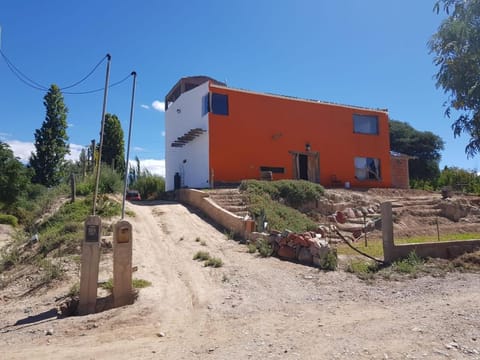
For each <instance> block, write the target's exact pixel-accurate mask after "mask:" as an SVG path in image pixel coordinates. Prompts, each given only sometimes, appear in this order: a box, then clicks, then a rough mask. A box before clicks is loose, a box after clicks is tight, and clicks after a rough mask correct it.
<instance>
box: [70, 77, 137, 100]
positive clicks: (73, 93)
mask: <svg viewBox="0 0 480 360" xmlns="http://www.w3.org/2000/svg"><path fill="white" fill-rule="evenodd" d="M130 76H132V74H128V75H127V76H125V77H124V78H123V79H122V80H119V81H117V82H114V83H113V84H111V85H109V86H108V88H109V89H110V88H112V87H114V86H117V85H120V84H121V83H123V82H125V81H127V79H128V78H129V77H130ZM103 90H105V88H104V87H102V88H98V89H95V90H89V91H80V92H70V91H62V93H63V94H67V95H85V94H93V93H96V92H99V91H103Z"/></svg>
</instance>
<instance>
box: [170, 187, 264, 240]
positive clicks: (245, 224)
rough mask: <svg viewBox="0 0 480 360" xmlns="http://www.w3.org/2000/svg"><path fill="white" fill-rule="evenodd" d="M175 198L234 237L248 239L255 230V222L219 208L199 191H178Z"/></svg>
mask: <svg viewBox="0 0 480 360" xmlns="http://www.w3.org/2000/svg"><path fill="white" fill-rule="evenodd" d="M176 197H177V200H178V201H180V202H181V203H185V204H188V205H190V206H193V207H194V208H196V209H198V210H201V211H202V212H203V213H204V214H205V215H207V216H208V217H209V218H210V219H212V220H213V221H214V222H216V223H217V224H219V225H221V226H223V227H224V228H226V229H228V230H230V231H232V232H234V233H235V235H237V236H240V237H242V238H243V239H246V238H248V235H249V234H250V233H251V232H252V231H254V230H255V222H254V221H253V220H245V219H243V218H242V217H240V216H237V215H235V214H233V213H231V212H230V211H227V210H225V209H223V208H221V207H220V206H218V205H217V204H216V203H215V202H213V201H212V200H211V199H210V198H209V195H208V194H207V193H205V192H203V191H201V190H195V189H179V190H177V191H176Z"/></svg>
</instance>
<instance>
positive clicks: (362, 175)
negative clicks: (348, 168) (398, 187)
mask: <svg viewBox="0 0 480 360" xmlns="http://www.w3.org/2000/svg"><path fill="white" fill-rule="evenodd" d="M354 161H355V178H356V179H358V180H381V178H380V160H379V159H375V158H367V157H356V158H355V160H354Z"/></svg>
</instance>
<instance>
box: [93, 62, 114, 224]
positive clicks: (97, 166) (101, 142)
mask: <svg viewBox="0 0 480 360" xmlns="http://www.w3.org/2000/svg"><path fill="white" fill-rule="evenodd" d="M111 60H112V57H111V55H110V54H107V74H106V77H105V89H104V92H103V108H102V125H101V129H100V145H99V149H98V162H97V163H96V176H95V193H94V195H93V196H94V198H93V215H95V212H96V210H97V196H98V183H99V182H100V164H101V163H102V147H103V133H104V128H105V112H106V109H107V95H108V80H109V78H110V61H111Z"/></svg>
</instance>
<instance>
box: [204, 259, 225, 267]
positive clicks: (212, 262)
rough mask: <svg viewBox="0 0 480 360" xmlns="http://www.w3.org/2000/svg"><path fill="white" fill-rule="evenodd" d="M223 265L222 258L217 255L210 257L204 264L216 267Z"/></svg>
mask: <svg viewBox="0 0 480 360" xmlns="http://www.w3.org/2000/svg"><path fill="white" fill-rule="evenodd" d="M222 265H223V261H222V259H220V258H216V257H212V258H210V259H208V260H207V261H205V264H204V266H211V267H214V268H218V267H221V266H222Z"/></svg>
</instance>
